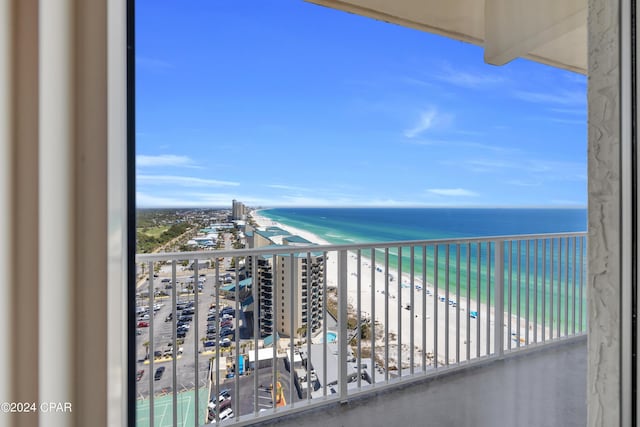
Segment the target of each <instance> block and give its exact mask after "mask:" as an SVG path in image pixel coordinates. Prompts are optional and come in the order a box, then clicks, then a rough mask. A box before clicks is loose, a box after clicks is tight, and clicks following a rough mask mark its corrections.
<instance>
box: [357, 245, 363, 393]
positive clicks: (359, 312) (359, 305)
mask: <svg viewBox="0 0 640 427" xmlns="http://www.w3.org/2000/svg"><path fill="white" fill-rule="evenodd" d="M357 258H358V265H357V267H356V268H357V275H358V277H357V283H356V286H357V292H356V312H357V316H356V320H357V322H358V324H357V327H356V328H357V329H356V334H357V338H358V339H357V341H356V342H357V347H358V359H357V360H358V388H360V387H362V381H361V378H362V368H361V366H362V280H361V278H362V254H361V252H360V249H358V252H357Z"/></svg>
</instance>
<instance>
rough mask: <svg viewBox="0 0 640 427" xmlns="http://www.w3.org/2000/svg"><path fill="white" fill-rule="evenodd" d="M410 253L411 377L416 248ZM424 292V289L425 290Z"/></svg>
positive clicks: (411, 369)
mask: <svg viewBox="0 0 640 427" xmlns="http://www.w3.org/2000/svg"><path fill="white" fill-rule="evenodd" d="M409 252H410V256H411V265H410V270H409V275H410V277H409V284H410V285H411V288H410V292H409V304H410V307H409V313H410V316H411V320H410V321H409V347H410V353H409V373H410V374H411V375H413V373H414V369H413V356H414V355H413V353H414V349H415V341H414V337H413V334H414V333H415V325H414V324H415V317H414V314H413V313H414V305H415V295H414V294H415V292H416V285H415V283H414V280H415V276H414V275H415V265H414V264H415V259H414V257H415V247H414V246H411V247H410V249H409ZM423 290H424V289H423Z"/></svg>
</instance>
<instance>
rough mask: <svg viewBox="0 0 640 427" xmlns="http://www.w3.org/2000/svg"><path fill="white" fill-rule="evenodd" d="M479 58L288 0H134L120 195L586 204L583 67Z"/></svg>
mask: <svg viewBox="0 0 640 427" xmlns="http://www.w3.org/2000/svg"><path fill="white" fill-rule="evenodd" d="M482 57H483V51H482V48H481V47H478V46H473V45H470V44H466V43H462V42H458V41H454V40H450V39H446V38H443V37H440V36H436V35H432V34H428V33H424V32H420V31H416V30H411V29H408V28H403V27H400V26H397V25H392V24H388V23H384V22H380V21H375V20H372V19H369V18H364V17H360V16H356V15H351V14H347V13H344V12H341V11H337V10H333V9H329V8H325V7H319V6H316V5H313V4H309V3H305V2H303V1H294V0H253V1H246V0H234V1H215V2H212V1H205V0H203V1H191V2H186V3H185V2H178V1H175V0H171V1H166V2H151V1H149V0H140V1H137V2H136V140H137V146H136V153H137V155H136V175H137V178H136V180H137V189H136V192H137V205H138V207H230V206H231V200H232V199H236V200H239V201H242V202H243V203H245V204H246V205H247V206H263V207H281V206H336V207H347V206H358V207H368V206H371V207H373V206H380V207H402V206H407V207H421V206H425V207H428V206H433V207H444V206H447V207H463V206H469V207H537V206H545V207H583V206H586V203H587V166H586V156H587V105H586V77H584V76H581V75H578V74H575V73H571V72H568V71H563V70H558V69H554V68H551V67H548V66H544V65H541V64H536V63H533V62H531V61H526V60H516V61H514V62H512V63H510V64H508V65H506V66H503V67H494V66H489V65H486V64H484V62H483V60H482Z"/></svg>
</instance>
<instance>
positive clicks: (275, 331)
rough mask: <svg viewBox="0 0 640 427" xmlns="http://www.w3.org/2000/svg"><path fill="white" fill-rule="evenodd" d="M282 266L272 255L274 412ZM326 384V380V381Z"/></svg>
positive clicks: (276, 392) (277, 380)
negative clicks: (279, 286)
mask: <svg viewBox="0 0 640 427" xmlns="http://www.w3.org/2000/svg"><path fill="white" fill-rule="evenodd" d="M279 267H280V266H279V265H278V258H277V257H276V255H275V254H274V255H272V256H271V271H272V272H273V273H272V275H271V276H272V277H271V284H272V286H271V290H272V291H273V300H271V311H272V313H273V316H272V317H273V322H272V323H271V338H272V340H271V343H272V345H273V359H272V360H271V371H272V377H273V382H272V384H271V395H272V398H273V400H272V405H273V410H274V412H275V411H277V407H278V406H277V396H278V382H279V378H278V345H280V339H279V336H278V310H279V309H280V307H278V306H276V303H277V302H278V285H279V283H278V279H279V277H280V273H279V271H280V268H279ZM325 384H326V382H325Z"/></svg>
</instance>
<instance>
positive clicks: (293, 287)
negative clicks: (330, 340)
mask: <svg viewBox="0 0 640 427" xmlns="http://www.w3.org/2000/svg"><path fill="white" fill-rule="evenodd" d="M288 258H289V277H290V280H289V283H285V289H286V288H287V285H288V287H289V289H288V291H289V310H290V313H291V316H290V317H289V328H290V330H291V333H290V334H289V360H290V362H291V363H290V364H289V374H290V375H289V405H291V406H294V400H293V393H294V390H295V384H294V383H293V382H294V380H295V378H294V377H295V342H294V336H295V335H297V334H298V332H297V331H296V320H297V317H298V309H297V302H298V301H297V298H296V296H297V292H296V291H297V290H298V286H300V284H299V283H298V276H297V274H296V273H297V271H296V270H297V268H296V267H297V265H296V264H297V258H296V257H295V254H294V253H293V252H291V253H289V257H288ZM302 271H303V272H304V269H303V270H302ZM306 278H307V304H309V286H308V285H309V283H308V282H309V266H308V265H307V272H306ZM302 295H304V293H303V294H302ZM307 307H308V305H307ZM308 313H309V312H308V311H307V327H309V322H308V320H309V316H308ZM325 339H326V337H325ZM341 397H342V396H341ZM238 400H239V399H238Z"/></svg>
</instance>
